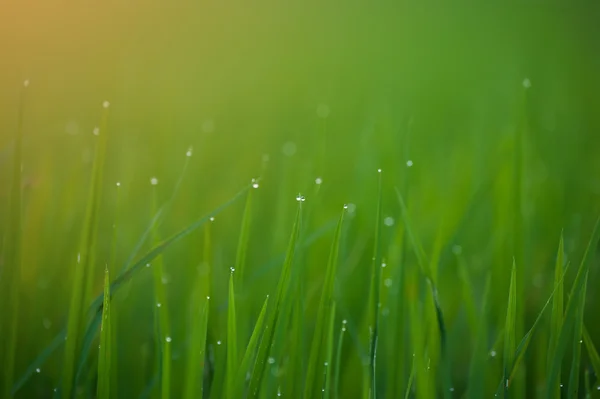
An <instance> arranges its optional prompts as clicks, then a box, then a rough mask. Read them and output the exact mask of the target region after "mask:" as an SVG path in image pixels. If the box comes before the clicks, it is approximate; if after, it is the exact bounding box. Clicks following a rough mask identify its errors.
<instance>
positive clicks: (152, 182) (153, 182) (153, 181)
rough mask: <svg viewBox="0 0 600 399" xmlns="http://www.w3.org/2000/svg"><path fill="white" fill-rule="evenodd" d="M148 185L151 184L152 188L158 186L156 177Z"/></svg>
mask: <svg viewBox="0 0 600 399" xmlns="http://www.w3.org/2000/svg"><path fill="white" fill-rule="evenodd" d="M150 184H152V185H153V186H156V185H157V184H158V179H157V178H156V177H153V178H151V179H150Z"/></svg>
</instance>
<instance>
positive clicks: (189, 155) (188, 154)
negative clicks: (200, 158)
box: [185, 147, 193, 158]
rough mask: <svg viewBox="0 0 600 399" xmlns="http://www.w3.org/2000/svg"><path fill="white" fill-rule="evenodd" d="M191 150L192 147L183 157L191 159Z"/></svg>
mask: <svg viewBox="0 0 600 399" xmlns="http://www.w3.org/2000/svg"><path fill="white" fill-rule="evenodd" d="M192 150H193V149H192V147H190V148H189V149H188V150H187V152H186V153H185V156H186V157H188V158H189V157H191V156H192Z"/></svg>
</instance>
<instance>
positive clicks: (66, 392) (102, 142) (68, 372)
mask: <svg viewBox="0 0 600 399" xmlns="http://www.w3.org/2000/svg"><path fill="white" fill-rule="evenodd" d="M103 107H104V111H103V116H102V124H101V127H100V132H99V136H100V137H99V141H98V144H97V146H96V156H95V158H94V165H93V170H92V184H91V187H90V191H89V197H88V203H87V209H86V213H85V219H84V223H83V231H82V234H81V242H80V244H79V254H78V255H77V258H78V259H77V266H76V267H75V274H74V278H73V291H72V293H71V301H70V305H69V316H68V320H67V334H66V336H67V339H66V344H65V353H64V358H63V364H62V375H63V377H62V397H64V398H66V399H70V398H71V393H72V392H73V385H74V382H75V359H76V357H77V354H78V352H79V351H80V349H81V348H80V346H81V344H80V334H81V331H82V327H83V326H82V318H83V317H84V314H85V312H84V309H85V303H84V300H85V298H86V292H85V291H84V290H85V287H86V276H87V274H88V273H91V272H92V270H90V269H91V268H92V267H93V264H91V263H90V260H91V259H93V258H94V256H93V251H94V249H95V248H96V243H95V240H96V230H97V224H98V218H99V215H98V213H99V210H100V206H99V205H100V199H101V195H102V174H103V170H104V160H105V152H106V144H107V141H108V131H107V126H108V107H109V104H108V102H104V104H103Z"/></svg>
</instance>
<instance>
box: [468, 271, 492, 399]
mask: <svg viewBox="0 0 600 399" xmlns="http://www.w3.org/2000/svg"><path fill="white" fill-rule="evenodd" d="M467 277H468V276H467ZM490 282H491V278H490V276H489V275H488V277H487V278H486V282H485V288H484V291H483V299H482V304H481V311H480V313H479V323H478V324H479V325H478V326H477V331H476V335H475V345H474V347H473V354H472V356H471V364H470V365H469V379H468V381H469V384H468V387H467V394H466V397H467V398H483V397H484V396H485V395H484V392H485V385H484V384H485V370H486V362H487V359H488V351H487V340H488V320H487V317H486V316H487V314H488V310H489V309H488V301H489V294H490Z"/></svg>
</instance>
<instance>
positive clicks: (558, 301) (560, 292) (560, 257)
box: [547, 232, 565, 399]
mask: <svg viewBox="0 0 600 399" xmlns="http://www.w3.org/2000/svg"><path fill="white" fill-rule="evenodd" d="M564 253H565V250H564V238H563V234H562V232H561V234H560V241H559V243H558V253H557V254H556V265H555V267H554V289H555V291H556V293H555V294H554V298H553V299H552V316H551V319H550V339H549V342H548V358H547V367H549V366H550V363H551V361H552V358H553V357H554V352H555V351H556V345H557V343H558V336H559V334H560V329H561V327H562V323H563V311H564V310H563V308H564V305H563V302H564V285H563V283H562V280H560V281H559V279H561V276H562V274H563V265H564ZM547 371H548V372H549V371H550V370H549V369H548V370H547ZM559 373H560V370H559ZM553 389H554V393H553V394H552V398H553V399H560V384H558V383H557V384H556V385H555V386H554V388H553Z"/></svg>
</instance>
